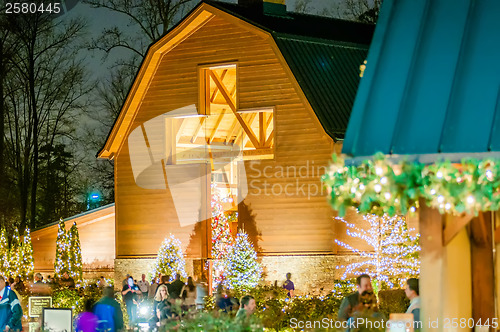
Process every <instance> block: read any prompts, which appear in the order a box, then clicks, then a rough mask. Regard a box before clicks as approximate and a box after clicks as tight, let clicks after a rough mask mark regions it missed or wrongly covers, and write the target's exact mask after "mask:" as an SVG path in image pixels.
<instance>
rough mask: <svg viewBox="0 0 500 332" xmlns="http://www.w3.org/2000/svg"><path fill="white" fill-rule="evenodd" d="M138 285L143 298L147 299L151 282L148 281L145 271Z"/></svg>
mask: <svg viewBox="0 0 500 332" xmlns="http://www.w3.org/2000/svg"><path fill="white" fill-rule="evenodd" d="M137 285H138V286H139V289H140V290H141V292H142V296H143V298H145V299H147V298H148V292H149V282H147V281H146V275H145V274H144V273H143V274H142V279H141V280H139V282H138V283H137Z"/></svg>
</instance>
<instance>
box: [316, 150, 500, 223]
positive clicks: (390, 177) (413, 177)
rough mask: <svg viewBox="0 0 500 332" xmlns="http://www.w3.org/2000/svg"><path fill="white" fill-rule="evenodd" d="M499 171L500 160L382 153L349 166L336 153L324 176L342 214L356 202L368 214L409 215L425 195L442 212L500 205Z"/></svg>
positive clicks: (474, 210)
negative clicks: (424, 159) (419, 158)
mask: <svg viewBox="0 0 500 332" xmlns="http://www.w3.org/2000/svg"><path fill="white" fill-rule="evenodd" d="M499 175H500V162H498V161H495V160H489V159H488V160H476V159H464V160H462V162H461V164H459V165H457V164H452V163H450V162H448V161H444V162H437V163H435V164H431V165H425V164H422V163H418V162H408V161H402V162H399V163H397V164H395V163H392V162H390V161H389V160H388V159H387V158H385V156H384V155H381V154H378V155H376V156H375V157H374V159H373V160H366V161H364V162H363V163H362V164H361V165H359V166H346V165H345V163H344V160H343V159H341V158H337V157H336V156H335V155H334V157H333V163H332V164H331V166H330V169H329V171H328V173H327V174H325V175H324V176H323V181H324V183H325V185H326V186H327V188H328V190H329V199H330V204H331V205H332V207H333V208H334V209H335V210H337V211H338V213H339V215H340V216H344V215H345V213H346V209H347V208H348V207H350V206H353V207H355V208H357V209H358V211H359V212H361V213H363V214H366V213H372V214H376V215H379V216H381V215H383V214H388V215H390V216H394V215H396V214H401V215H405V214H406V213H407V212H408V211H410V212H413V211H415V209H416V208H417V207H418V201H419V198H422V199H423V200H424V201H425V203H426V204H427V205H428V206H430V207H433V208H436V209H438V210H439V211H440V212H441V213H451V214H456V215H458V214H461V213H464V212H466V213H470V214H474V215H477V214H478V213H479V212H480V211H496V210H498V209H499V208H500V190H499V188H500V176H499Z"/></svg>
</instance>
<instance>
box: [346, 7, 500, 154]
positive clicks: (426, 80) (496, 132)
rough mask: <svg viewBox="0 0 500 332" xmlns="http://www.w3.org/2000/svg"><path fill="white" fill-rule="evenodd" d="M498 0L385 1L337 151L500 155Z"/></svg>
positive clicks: (499, 29)
mask: <svg viewBox="0 0 500 332" xmlns="http://www.w3.org/2000/svg"><path fill="white" fill-rule="evenodd" d="M499 13H500V1H498V0H481V1H475V0H420V1H415V0H385V1H384V2H383V5H382V9H381V12H380V16H379V21H378V23H377V27H376V30H375V34H374V36H373V41H372V44H371V47H370V50H369V54H368V58H367V61H368V64H367V68H366V70H365V73H364V77H363V79H362V80H361V83H360V86H359V90H358V94H357V96H356V100H355V103H354V107H353V112H352V116H351V119H350V122H349V126H348V129H347V133H346V138H345V141H344V145H343V149H342V152H343V153H345V154H347V155H348V156H350V157H353V158H358V160H359V159H363V158H365V157H368V156H371V155H373V154H375V153H377V152H382V153H384V154H388V155H393V157H394V158H401V157H406V158H408V156H411V159H417V160H420V161H423V162H433V161H436V160H439V159H449V160H450V161H459V160H460V159H462V158H463V157H467V156H470V157H472V156H473V157H477V158H484V157H486V156H494V155H496V157H498V156H500V154H499V153H498V151H500V66H499V65H498V59H500V38H499V31H500V20H499V19H498V14H499Z"/></svg>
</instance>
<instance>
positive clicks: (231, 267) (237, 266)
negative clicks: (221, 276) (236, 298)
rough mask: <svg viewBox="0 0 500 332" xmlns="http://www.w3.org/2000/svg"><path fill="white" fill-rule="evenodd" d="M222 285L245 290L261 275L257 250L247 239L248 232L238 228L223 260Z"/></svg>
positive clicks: (256, 282) (255, 283)
mask: <svg viewBox="0 0 500 332" xmlns="http://www.w3.org/2000/svg"><path fill="white" fill-rule="evenodd" d="M224 266H225V268H226V269H225V280H224V285H225V286H226V287H227V288H229V289H234V290H235V291H237V292H246V291H249V290H250V289H252V288H254V287H256V286H257V285H258V283H259V280H260V277H261V275H262V267H261V266H260V264H259V263H258V262H257V252H256V251H255V249H254V247H253V244H252V243H251V242H250V240H249V239H248V234H247V233H246V232H245V231H243V230H240V231H239V232H238V234H237V235H236V241H235V242H234V244H233V245H232V246H231V249H230V250H229V253H228V256H227V257H226V258H225V260H224Z"/></svg>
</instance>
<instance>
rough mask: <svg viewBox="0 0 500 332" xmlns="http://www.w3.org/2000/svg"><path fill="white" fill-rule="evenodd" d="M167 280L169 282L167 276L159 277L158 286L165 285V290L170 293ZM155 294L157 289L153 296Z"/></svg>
mask: <svg viewBox="0 0 500 332" xmlns="http://www.w3.org/2000/svg"><path fill="white" fill-rule="evenodd" d="M169 280H170V276H169V275H164V276H161V278H160V283H159V284H158V286H160V285H165V286H167V289H168V291H169V292H170V283H169V282H168V281H169ZM156 294H158V288H156V292H155V296H156Z"/></svg>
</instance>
